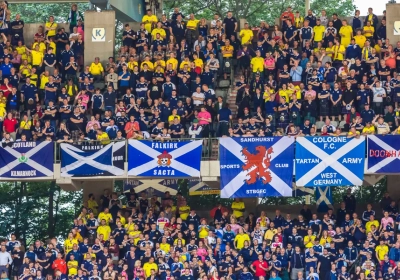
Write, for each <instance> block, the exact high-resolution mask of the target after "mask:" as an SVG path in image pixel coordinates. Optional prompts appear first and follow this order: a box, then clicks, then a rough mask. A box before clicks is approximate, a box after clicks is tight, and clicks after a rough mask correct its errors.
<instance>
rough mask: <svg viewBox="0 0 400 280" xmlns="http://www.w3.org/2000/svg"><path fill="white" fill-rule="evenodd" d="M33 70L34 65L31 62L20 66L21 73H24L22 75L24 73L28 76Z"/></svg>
mask: <svg viewBox="0 0 400 280" xmlns="http://www.w3.org/2000/svg"><path fill="white" fill-rule="evenodd" d="M31 70H32V66H31V65H30V64H28V65H26V66H25V65H21V66H20V67H19V71H20V73H21V74H22V75H24V76H27V75H29V73H30V72H31Z"/></svg>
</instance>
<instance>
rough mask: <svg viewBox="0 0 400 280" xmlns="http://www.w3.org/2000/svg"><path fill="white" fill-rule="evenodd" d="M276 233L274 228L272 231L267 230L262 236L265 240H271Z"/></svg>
mask: <svg viewBox="0 0 400 280" xmlns="http://www.w3.org/2000/svg"><path fill="white" fill-rule="evenodd" d="M277 232H278V230H277V229H276V228H274V229H273V230H271V229H269V230H267V231H266V232H265V234H264V239H265V240H267V239H268V240H272V238H274V235H275V234H276V233H277Z"/></svg>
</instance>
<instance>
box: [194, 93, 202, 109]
mask: <svg viewBox="0 0 400 280" xmlns="http://www.w3.org/2000/svg"><path fill="white" fill-rule="evenodd" d="M192 97H198V98H205V96H204V93H202V92H193V94H192ZM201 104H203V101H201V100H193V105H195V106H199V105H201Z"/></svg>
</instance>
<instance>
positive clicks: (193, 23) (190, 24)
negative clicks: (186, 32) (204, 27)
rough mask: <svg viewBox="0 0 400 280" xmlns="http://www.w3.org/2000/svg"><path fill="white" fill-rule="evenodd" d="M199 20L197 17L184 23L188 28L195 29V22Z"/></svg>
mask: <svg viewBox="0 0 400 280" xmlns="http://www.w3.org/2000/svg"><path fill="white" fill-rule="evenodd" d="M199 21H200V20H198V19H189V20H188V21H187V23H186V28H189V29H196V27H197V24H198V23H199Z"/></svg>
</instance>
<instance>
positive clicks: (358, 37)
mask: <svg viewBox="0 0 400 280" xmlns="http://www.w3.org/2000/svg"><path fill="white" fill-rule="evenodd" d="M354 40H355V41H356V44H357V45H359V46H360V48H364V45H365V41H367V38H365V36H364V35H356V36H354Z"/></svg>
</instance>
